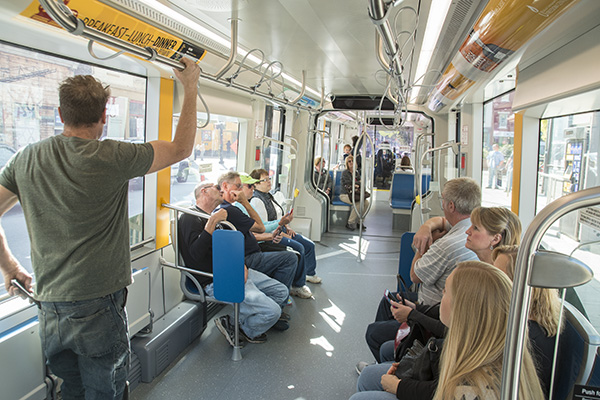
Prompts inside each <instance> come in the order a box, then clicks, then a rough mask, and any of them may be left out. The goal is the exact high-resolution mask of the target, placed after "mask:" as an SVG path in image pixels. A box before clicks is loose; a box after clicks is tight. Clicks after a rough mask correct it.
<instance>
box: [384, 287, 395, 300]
mask: <svg viewBox="0 0 600 400" xmlns="http://www.w3.org/2000/svg"><path fill="white" fill-rule="evenodd" d="M385 297H386V298H387V300H388V301H395V302H398V299H397V298H396V297H394V295H393V294H392V292H390V291H389V289H385Z"/></svg>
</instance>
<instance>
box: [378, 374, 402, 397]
mask: <svg viewBox="0 0 600 400" xmlns="http://www.w3.org/2000/svg"><path fill="white" fill-rule="evenodd" d="M399 383H400V379H399V378H398V377H397V376H396V375H390V374H385V375H383V376H382V377H381V386H383V389H384V390H385V391H386V392H388V393H391V394H396V392H397V391H398V384H399Z"/></svg>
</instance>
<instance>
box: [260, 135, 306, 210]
mask: <svg viewBox="0 0 600 400" xmlns="http://www.w3.org/2000/svg"><path fill="white" fill-rule="evenodd" d="M288 138H289V139H291V141H294V142H296V146H297V145H298V141H297V140H296V139H294V138H292V137H288ZM267 142H273V143H276V144H278V145H280V146H283V147H289V148H290V156H291V155H292V154H293V157H290V160H296V159H297V154H298V148H297V147H296V146H294V145H293V144H291V143H287V142H283V141H281V140H277V139H272V138H270V137H264V136H263V138H262V146H261V151H262V154H263V155H264V154H265V148H266V144H267ZM263 159H264V157H263ZM290 167H291V165H290ZM297 169H298V164H297V163H294V168H293V169H292V168H290V173H293V177H294V179H293V180H292V186H290V188H291V191H292V192H291V193H288V196H286V197H288V198H289V197H291V198H292V208H294V204H295V201H296V197H295V196H294V191H295V189H296V178H297V177H298V173H297Z"/></svg>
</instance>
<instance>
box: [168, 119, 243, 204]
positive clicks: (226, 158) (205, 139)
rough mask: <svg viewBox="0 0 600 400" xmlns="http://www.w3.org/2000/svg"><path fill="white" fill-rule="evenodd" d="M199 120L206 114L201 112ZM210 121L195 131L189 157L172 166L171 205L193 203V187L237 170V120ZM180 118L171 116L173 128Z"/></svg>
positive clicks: (213, 180) (214, 180)
mask: <svg viewBox="0 0 600 400" xmlns="http://www.w3.org/2000/svg"><path fill="white" fill-rule="evenodd" d="M198 118H199V120H200V121H206V114H203V113H200V115H199V117H198ZM211 118H212V120H211V122H210V123H209V124H208V125H207V126H205V127H204V128H202V129H198V131H197V132H196V140H195V143H194V151H193V153H192V155H191V156H190V157H188V158H187V159H185V160H183V161H180V162H179V163H177V164H174V165H173V166H172V167H171V203H180V202H183V203H185V204H186V205H187V204H193V203H194V202H195V200H194V188H195V187H196V185H198V184H199V183H200V182H202V181H204V180H210V181H212V182H216V181H217V179H218V178H219V176H221V175H222V174H224V173H225V172H227V171H237V156H238V137H239V126H240V124H239V120H238V119H237V118H235V117H226V116H222V115H211ZM178 120H179V115H175V116H174V117H173V129H175V127H176V126H177V121H178Z"/></svg>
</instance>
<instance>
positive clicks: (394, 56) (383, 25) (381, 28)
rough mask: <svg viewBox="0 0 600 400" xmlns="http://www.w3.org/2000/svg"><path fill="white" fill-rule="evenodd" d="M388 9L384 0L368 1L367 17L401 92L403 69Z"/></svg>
mask: <svg viewBox="0 0 600 400" xmlns="http://www.w3.org/2000/svg"><path fill="white" fill-rule="evenodd" d="M390 9H391V7H390V8H387V9H386V5H385V2H384V0H370V1H369V17H370V18H371V21H373V23H374V24H375V26H376V27H377V32H378V33H379V35H380V36H381V38H382V40H383V44H384V46H385V49H386V53H387V55H388V56H389V57H390V60H391V61H392V62H391V64H390V67H391V70H392V71H393V72H394V74H395V75H396V76H397V77H398V78H399V88H400V90H402V88H403V85H404V78H403V76H402V74H403V69H404V68H403V66H402V60H401V55H400V52H399V49H398V44H397V43H396V37H395V35H394V33H393V32H392V27H391V26H390V22H389V21H388V15H389V10H390Z"/></svg>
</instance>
